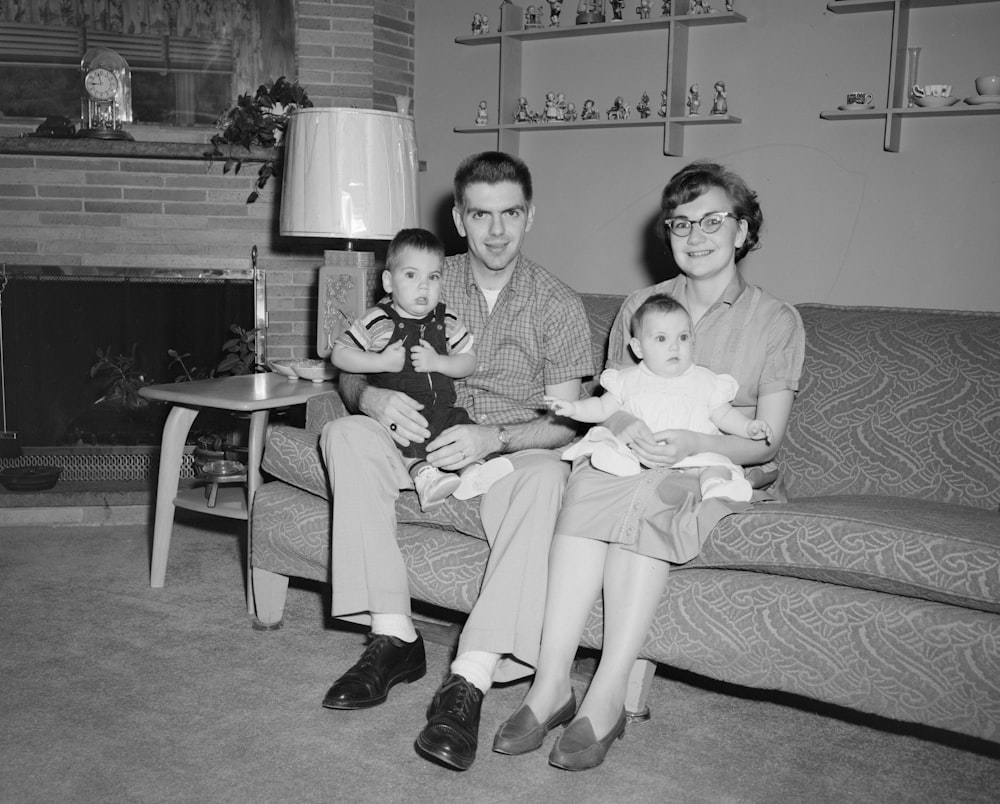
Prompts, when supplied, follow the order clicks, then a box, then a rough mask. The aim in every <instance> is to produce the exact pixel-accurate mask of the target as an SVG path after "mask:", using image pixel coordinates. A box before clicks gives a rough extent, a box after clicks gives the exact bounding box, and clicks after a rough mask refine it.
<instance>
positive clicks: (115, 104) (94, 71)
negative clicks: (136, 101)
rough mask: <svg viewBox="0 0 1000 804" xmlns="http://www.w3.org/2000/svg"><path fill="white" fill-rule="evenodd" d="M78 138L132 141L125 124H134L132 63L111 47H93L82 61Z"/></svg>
mask: <svg viewBox="0 0 1000 804" xmlns="http://www.w3.org/2000/svg"><path fill="white" fill-rule="evenodd" d="M80 76H81V87H82V91H81V95H80V116H81V117H82V118H83V120H82V125H81V128H80V130H79V131H78V132H77V135H76V136H78V137H96V138H98V139H104V140H130V139H132V135H131V134H129V133H128V132H127V131H125V128H124V124H125V123H131V122H132V73H131V71H130V70H129V66H128V62H127V61H125V58H124V57H123V56H121V55H120V54H118V53H115V51H113V50H110V49H108V48H103V47H101V48H90V49H89V50H88V51H87V52H86V53H85V54H84V56H83V59H82V60H81V62H80Z"/></svg>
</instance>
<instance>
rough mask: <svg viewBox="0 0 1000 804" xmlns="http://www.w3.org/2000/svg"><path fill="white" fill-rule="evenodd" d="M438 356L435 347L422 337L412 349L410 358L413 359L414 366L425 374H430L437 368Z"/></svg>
mask: <svg viewBox="0 0 1000 804" xmlns="http://www.w3.org/2000/svg"><path fill="white" fill-rule="evenodd" d="M438 357H439V355H438V353H437V352H435V351H434V347H433V346H431V345H430V344H429V343H428V342H427V341H425V340H424V339H423V338H421V339H420V343H418V344H417V345H416V346H414V347H411V349H410V360H412V361H413V368H415V369H416V370H417V371H419V372H421V373H423V374H429V373H430V372H432V371H435V370H436V368H437V359H438Z"/></svg>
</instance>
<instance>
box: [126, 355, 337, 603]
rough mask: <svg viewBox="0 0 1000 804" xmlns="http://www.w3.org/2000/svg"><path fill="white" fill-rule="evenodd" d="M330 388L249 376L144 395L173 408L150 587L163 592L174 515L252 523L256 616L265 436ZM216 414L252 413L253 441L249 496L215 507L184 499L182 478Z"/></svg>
mask: <svg viewBox="0 0 1000 804" xmlns="http://www.w3.org/2000/svg"><path fill="white" fill-rule="evenodd" d="M333 389H334V386H333V385H332V384H331V383H329V382H325V383H314V382H309V381H307V380H299V379H289V378H287V377H284V376H282V375H280V374H275V373H268V374H246V375H241V376H235V377H220V378H218V379H213V380H195V381H194V382H180V383H169V384H165V385H149V386H146V387H145V388H142V389H140V391H139V394H140V395H141V396H144V397H145V398H146V399H155V400H158V401H161V402H169V403H170V404H171V405H172V407H171V409H170V412H169V413H168V414H167V421H166V424H164V426H163V439H162V441H161V446H160V470H159V477H158V479H157V483H156V514H155V518H154V521H153V555H152V562H151V566H150V572H149V585H150V586H152V587H154V588H159V587H162V586H163V584H164V581H165V580H166V574H167V554H168V553H169V551H170V536H171V533H172V531H173V525H174V509H175V508H184V509H187V510H190V511H200V512H202V513H205V514H211V515H214V516H224V517H229V518H230V519H244V520H246V521H247V581H246V583H247V611H248V612H249V613H250V614H253V612H254V604H253V574H252V572H251V571H250V549H251V545H250V541H249V528H250V512H251V510H252V507H253V498H254V495H255V494H256V493H257V489H258V487H259V486H260V482H261V478H260V460H261V456H262V455H263V453H264V433H265V431H266V429H267V420H268V416H269V413H270V411H271V410H272V409H273V408H283V407H287V406H290V405H299V404H302V403H304V402H306V401H307V400H308V399H309V398H310V397H312V396H316V395H317V394H322V393H326V392H328V391H332V390H333ZM204 408H214V409H217V410H228V411H233V412H242V413H250V437H249V439H248V445H247V482H246V492H245V493H244V490H243V488H242V484H240V486H230V487H228V488H224V489H219V490H218V498H217V500H215V501H214V502H215V505H213V506H211V507H209V505H208V501H207V500H206V498H205V494H204V492H203V490H201V489H190V490H187V491H184V492H182V493H181V494H179V495H178V493H177V486H178V477H179V475H180V469H181V457H182V456H183V453H184V442H185V441H186V440H187V435H188V432H189V431H190V430H191V424H192V423H193V422H194V420H195V418H196V417H197V416H198V413H199V411H200V410H202V409H204Z"/></svg>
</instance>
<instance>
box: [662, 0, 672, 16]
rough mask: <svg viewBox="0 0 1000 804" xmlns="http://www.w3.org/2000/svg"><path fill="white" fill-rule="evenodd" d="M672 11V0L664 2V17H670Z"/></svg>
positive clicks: (664, 0)
mask: <svg viewBox="0 0 1000 804" xmlns="http://www.w3.org/2000/svg"><path fill="white" fill-rule="evenodd" d="M670 10H671V0H663V16H664V17H669V16H670Z"/></svg>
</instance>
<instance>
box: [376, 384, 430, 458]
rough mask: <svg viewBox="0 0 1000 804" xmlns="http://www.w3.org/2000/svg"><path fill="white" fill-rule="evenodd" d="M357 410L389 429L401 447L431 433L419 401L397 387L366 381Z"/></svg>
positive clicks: (421, 440)
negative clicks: (379, 386)
mask: <svg viewBox="0 0 1000 804" xmlns="http://www.w3.org/2000/svg"><path fill="white" fill-rule="evenodd" d="M358 407H359V408H360V410H361V412H362V413H364V414H365V415H366V416H368V417H369V418H372V419H374V420H375V421H377V422H379V423H380V424H382V425H383V426H384V427H386V428H388V429H389V435H390V436H392V440H393V441H395V442H396V443H397V444H399V445H400V446H402V447H405V446H407V445H408V444H422V443H423V442H424V441H426V440H427V439H428V438H430V436H431V431H430V430H428V429H427V419H425V418H424V417H423V416H422V415H421V414H420V410H421V408H423V405H421V404H420V403H419V402H417V401H416V400H415V399H413V398H412V397H409V396H407V395H406V394H404V393H402V392H401V391H390V390H389V389H387V388H376V387H374V386H371V385H369V386H368V387H367V388H365V390H364V392H363V393H362V394H361V399H360V400H359V402H358Z"/></svg>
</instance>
